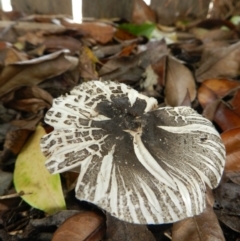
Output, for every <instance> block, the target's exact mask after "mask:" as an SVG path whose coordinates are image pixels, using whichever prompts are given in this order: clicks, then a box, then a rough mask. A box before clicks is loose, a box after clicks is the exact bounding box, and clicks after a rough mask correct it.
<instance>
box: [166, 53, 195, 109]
mask: <svg viewBox="0 0 240 241" xmlns="http://www.w3.org/2000/svg"><path fill="white" fill-rule="evenodd" d="M196 94H197V92H196V84H195V80H194V77H193V74H192V73H191V71H190V70H189V69H188V68H187V67H185V66H184V65H183V64H181V63H180V62H179V61H177V60H176V59H173V58H170V57H169V58H168V61H167V74H166V83H165V102H166V104H167V105H170V106H180V105H181V104H182V103H183V102H184V100H185V98H186V96H187V95H189V97H190V100H191V101H193V100H194V99H195V98H196Z"/></svg>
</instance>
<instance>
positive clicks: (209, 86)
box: [198, 79, 240, 108]
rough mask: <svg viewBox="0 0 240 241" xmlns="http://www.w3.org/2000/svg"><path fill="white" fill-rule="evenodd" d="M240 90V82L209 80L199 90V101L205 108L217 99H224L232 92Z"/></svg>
mask: <svg viewBox="0 0 240 241" xmlns="http://www.w3.org/2000/svg"><path fill="white" fill-rule="evenodd" d="M238 88H240V82H239V81H234V80H228V79H209V80H206V81H204V82H203V83H202V84H201V86H200V88H199V89H198V100H199V102H200V104H201V106H202V107H203V108H206V107H207V106H208V105H209V104H211V103H212V102H213V101H215V100H217V99H222V98H223V97H224V96H226V95H228V94H229V93H230V92H232V91H234V90H237V89H238Z"/></svg>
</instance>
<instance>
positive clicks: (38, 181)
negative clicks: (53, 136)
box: [13, 126, 66, 213]
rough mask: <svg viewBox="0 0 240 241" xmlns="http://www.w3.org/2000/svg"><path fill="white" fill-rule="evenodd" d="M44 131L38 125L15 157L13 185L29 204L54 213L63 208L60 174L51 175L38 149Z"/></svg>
mask: <svg viewBox="0 0 240 241" xmlns="http://www.w3.org/2000/svg"><path fill="white" fill-rule="evenodd" d="M45 134H46V132H45V130H44V129H43V127H41V126H38V127H37V129H36V131H35V133H34V134H33V135H32V136H31V137H30V138H29V139H28V141H27V142H26V144H25V145H24V147H23V149H22V150H21V152H20V154H19V155H18V157H17V160H16V164H15V169H14V178H13V179H14V185H15V188H16V191H17V192H20V191H23V192H24V193H26V195H23V196H22V198H23V199H24V200H25V201H26V202H27V203H29V204H30V205H31V206H33V207H35V208H38V209H41V210H44V211H45V212H47V213H54V212H56V211H59V210H61V209H65V208H66V207H65V200H64V197H63V193H62V188H61V182H60V176H59V175H51V174H50V173H49V172H48V171H47V169H46V167H45V165H44V163H45V161H46V158H45V157H44V156H43V154H42V152H41V150H40V138H41V137H42V136H43V135H45Z"/></svg>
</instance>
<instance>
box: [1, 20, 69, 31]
mask: <svg viewBox="0 0 240 241" xmlns="http://www.w3.org/2000/svg"><path fill="white" fill-rule="evenodd" d="M9 26H12V27H13V28H14V29H15V30H17V32H18V33H19V34H24V33H27V32H30V31H38V30H42V31H45V32H46V33H61V32H63V31H65V27H64V26H61V25H56V24H52V23H36V22H35V23H34V22H21V21H19V22H14V21H0V31H1V30H3V29H4V28H7V27H9Z"/></svg>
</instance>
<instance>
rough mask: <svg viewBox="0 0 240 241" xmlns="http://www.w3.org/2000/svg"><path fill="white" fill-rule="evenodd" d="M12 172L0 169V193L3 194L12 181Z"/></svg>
mask: <svg viewBox="0 0 240 241" xmlns="http://www.w3.org/2000/svg"><path fill="white" fill-rule="evenodd" d="M12 177H13V175H12V173H10V172H4V171H2V170H0V195H3V194H4V193H5V192H6V190H8V188H9V187H10V185H11V183H12Z"/></svg>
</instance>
